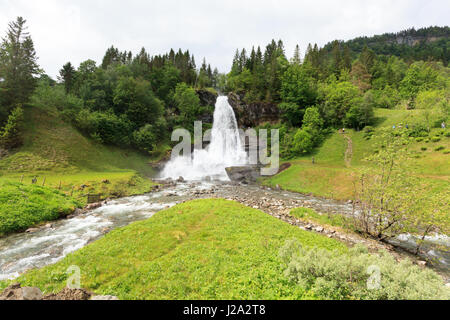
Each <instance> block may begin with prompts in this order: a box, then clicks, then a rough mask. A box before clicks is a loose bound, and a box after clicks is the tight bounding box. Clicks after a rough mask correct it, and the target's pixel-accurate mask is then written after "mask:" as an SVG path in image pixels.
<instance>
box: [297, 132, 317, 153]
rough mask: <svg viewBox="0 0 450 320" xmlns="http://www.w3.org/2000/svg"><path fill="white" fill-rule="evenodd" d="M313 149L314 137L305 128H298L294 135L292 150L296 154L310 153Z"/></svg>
mask: <svg viewBox="0 0 450 320" xmlns="http://www.w3.org/2000/svg"><path fill="white" fill-rule="evenodd" d="M313 149H314V137H313V136H312V135H311V134H310V133H309V132H308V130H306V129H299V130H297V133H296V134H295V135H294V141H293V143H292V152H293V153H294V154H297V155H301V154H305V153H310V152H311V151H312V150H313Z"/></svg>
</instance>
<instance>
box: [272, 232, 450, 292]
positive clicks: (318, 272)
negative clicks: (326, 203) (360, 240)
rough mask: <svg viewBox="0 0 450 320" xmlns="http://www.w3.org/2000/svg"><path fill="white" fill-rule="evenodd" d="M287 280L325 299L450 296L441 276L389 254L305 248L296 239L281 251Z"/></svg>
mask: <svg viewBox="0 0 450 320" xmlns="http://www.w3.org/2000/svg"><path fill="white" fill-rule="evenodd" d="M280 257H281V259H282V261H283V262H284V263H285V265H286V270H285V275H286V276H287V277H288V278H289V280H290V281H292V282H294V283H297V284H298V285H299V286H301V287H303V288H305V289H306V290H309V291H310V292H312V293H313V294H314V295H316V296H320V297H323V298H325V299H332V300H343V299H352V300H353V299H360V300H400V299H401V300H425V299H440V300H447V299H449V298H450V290H449V289H448V288H446V287H445V286H444V283H443V281H442V278H441V277H440V276H439V275H438V274H436V273H435V272H433V271H431V270H429V269H421V268H420V267H418V266H415V265H413V264H412V263H411V261H410V260H403V261H401V262H400V263H398V262H397V261H396V260H395V259H394V258H393V257H392V256H391V255H390V254H389V253H387V252H382V253H381V255H380V256H377V255H371V254H369V253H368V250H367V248H365V247H363V246H356V247H355V248H352V249H350V250H349V252H348V253H341V252H337V251H328V250H324V249H308V250H307V249H304V248H302V246H301V244H300V242H299V241H298V240H291V241H287V242H286V244H285V246H284V247H283V248H282V249H281V250H280Z"/></svg>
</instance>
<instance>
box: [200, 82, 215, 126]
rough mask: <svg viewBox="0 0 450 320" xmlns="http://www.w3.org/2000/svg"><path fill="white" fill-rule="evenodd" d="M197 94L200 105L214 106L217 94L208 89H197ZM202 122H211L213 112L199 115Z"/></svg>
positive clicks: (212, 120)
mask: <svg viewBox="0 0 450 320" xmlns="http://www.w3.org/2000/svg"><path fill="white" fill-rule="evenodd" d="M197 95H198V97H199V98H200V105H201V106H202V107H214V106H215V105H216V103H217V98H218V95H217V94H214V93H212V92H210V91H208V90H197ZM198 120H200V121H202V122H203V123H209V124H212V123H213V122H214V113H213V112H206V113H204V114H202V115H201V117H200V119H198Z"/></svg>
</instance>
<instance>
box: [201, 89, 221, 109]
mask: <svg viewBox="0 0 450 320" xmlns="http://www.w3.org/2000/svg"><path fill="white" fill-rule="evenodd" d="M197 95H198V97H199V98H200V105H201V106H202V107H207V106H215V105H216V102H217V98H218V95H217V94H214V93H212V92H210V91H208V90H197Z"/></svg>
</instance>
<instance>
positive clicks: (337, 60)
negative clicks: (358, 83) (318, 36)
mask: <svg viewBox="0 0 450 320" xmlns="http://www.w3.org/2000/svg"><path fill="white" fill-rule="evenodd" d="M332 56H333V65H332V71H333V72H334V74H335V75H336V76H339V74H340V73H341V67H342V55H341V46H340V44H339V41H337V40H335V41H334V42H333V49H332Z"/></svg>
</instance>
